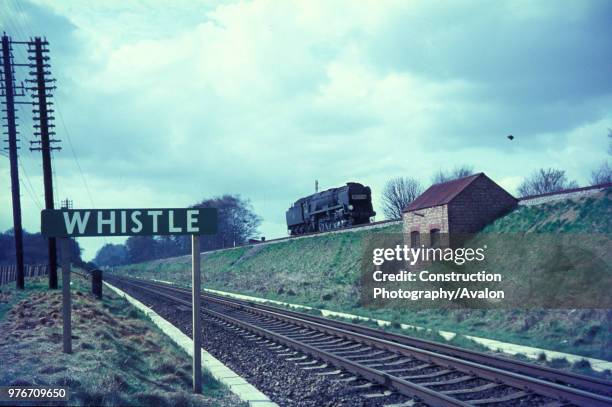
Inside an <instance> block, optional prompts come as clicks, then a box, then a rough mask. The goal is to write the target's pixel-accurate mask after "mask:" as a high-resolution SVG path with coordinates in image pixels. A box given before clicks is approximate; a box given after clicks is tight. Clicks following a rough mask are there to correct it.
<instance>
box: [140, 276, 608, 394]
mask: <svg viewBox="0 0 612 407" xmlns="http://www.w3.org/2000/svg"><path fill="white" fill-rule="evenodd" d="M136 280H137V281H144V282H145V283H148V284H154V285H155V284H164V283H156V282H150V281H145V280H140V279H136ZM166 286H168V287H170V288H172V289H176V290H184V289H183V288H180V287H176V286H172V285H168V284H166ZM204 297H205V299H206V297H208V298H218V299H223V300H226V301H231V302H235V303H237V304H242V305H246V306H249V307H253V308H260V309H264V310H268V311H272V312H276V313H280V314H285V315H290V316H294V317H296V318H300V319H305V320H308V321H312V322H317V323H320V324H325V325H329V326H333V327H335V328H340V329H343V330H347V331H351V332H357V333H360V334H363V335H368V336H373V337H376V338H380V339H385V340H387V341H390V342H396V343H401V344H403V345H408V346H413V347H418V348H419V349H424V350H429V351H432V352H437V353H442V354H445V355H449V356H454V357H457V358H460V359H465V360H468V361H471V362H476V363H486V365H488V366H491V367H496V368H498V369H503V370H510V371H513V372H517V373H521V374H525V375H530V376H536V377H538V378H542V379H546V380H549V381H551V382H554V383H563V384H566V385H570V386H576V387H580V388H584V389H590V390H593V391H596V392H600V393H604V394H606V393H607V394H610V393H612V382H610V381H607V380H604V379H599V378H596V377H590V376H586V375H580V374H576V373H572V372H566V371H562V370H557V369H553V368H550V367H546V366H538V365H535V364H532V363H527V362H523V361H520V360H514V359H510V358H505V357H501V356H498V355H490V354H486V353H483V352H477V351H472V350H469V349H463V348H459V347H457V346H452V345H447V344H443V343H438V342H433V341H428V340H425V339H419V338H414V337H410V336H406V335H401V334H397V333H393V332H387V331H383V330H380V329H374V328H370V327H364V326H361V325H357V324H353V323H349V322H343V321H337V320H333V319H329V318H323V317H319V316H315V315H310V314H306V313H302V312H296V311H291V310H286V309H283V308H279V307H274V306H270V305H265V304H256V303H254V302H252V301H247V300H239V299H235V298H232V299H229V298H228V297H224V296H221V295H215V294H211V293H206V294H204Z"/></svg>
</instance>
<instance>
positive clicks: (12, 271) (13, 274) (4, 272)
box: [0, 264, 49, 285]
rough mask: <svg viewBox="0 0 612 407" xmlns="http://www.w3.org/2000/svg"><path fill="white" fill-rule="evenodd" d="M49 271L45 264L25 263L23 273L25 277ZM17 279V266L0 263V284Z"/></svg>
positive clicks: (42, 274)
mask: <svg viewBox="0 0 612 407" xmlns="http://www.w3.org/2000/svg"><path fill="white" fill-rule="evenodd" d="M48 273H49V269H48V266H47V265H46V264H33V265H25V266H24V267H23V274H24V277H25V278H28V277H38V276H46V275H47V274H48ZM16 279H17V266H16V265H14V264H9V265H0V285H3V284H8V283H10V282H13V281H15V280H16Z"/></svg>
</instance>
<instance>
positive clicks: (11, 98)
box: [2, 34, 24, 289]
mask: <svg viewBox="0 0 612 407" xmlns="http://www.w3.org/2000/svg"><path fill="white" fill-rule="evenodd" d="M2 70H3V79H4V86H3V87H2V91H3V93H4V102H2V104H3V105H4V106H6V109H3V112H4V113H6V116H5V117H4V119H5V121H6V124H3V127H6V128H7V131H6V132H3V133H4V134H6V135H8V139H7V140H5V141H8V150H9V160H10V166H11V190H12V197H13V228H14V235H15V261H16V266H17V279H16V284H17V288H18V289H23V288H24V279H23V231H22V228H21V197H20V192H19V165H18V162H17V160H18V157H17V123H16V117H15V96H17V95H16V94H15V82H14V81H15V78H14V77H13V61H12V55H11V39H10V38H9V37H8V36H7V35H6V34H4V35H3V36H2Z"/></svg>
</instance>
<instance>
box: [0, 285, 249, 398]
mask: <svg viewBox="0 0 612 407" xmlns="http://www.w3.org/2000/svg"><path fill="white" fill-rule="evenodd" d="M60 281H61V279H60ZM26 285H27V289H26V290H24V291H17V290H15V289H14V288H12V286H1V287H0V290H1V291H0V343H2V347H1V348H0V385H2V386H8V385H13V386H64V387H67V388H68V389H69V391H70V396H71V400H70V402H69V405H95V406H150V405H155V406H177V405H181V406H234V405H240V402H239V400H238V399H237V398H236V397H235V396H234V395H232V394H231V393H229V391H228V390H227V389H226V388H225V387H224V386H222V385H221V384H220V383H219V382H217V381H216V380H214V379H213V378H212V377H210V376H209V375H208V374H205V376H204V389H205V391H204V395H203V396H201V395H193V394H191V358H190V357H189V356H188V355H187V354H186V353H185V352H184V351H183V350H182V349H180V348H179V347H178V346H176V345H175V344H174V343H173V342H172V341H171V340H170V339H169V338H167V337H166V336H165V335H164V334H163V333H162V332H161V331H159V330H158V329H157V328H156V327H155V326H154V325H153V323H152V322H151V321H150V320H149V319H148V318H147V317H146V316H145V315H144V314H142V313H141V312H140V311H138V310H136V309H135V308H133V307H132V306H131V305H130V304H129V303H128V302H127V301H126V300H124V299H123V298H120V297H118V296H117V295H115V294H114V293H111V292H110V291H108V290H106V291H105V292H104V299H103V301H97V300H95V299H94V298H93V297H92V296H91V295H89V294H88V290H89V283H88V282H85V281H84V280H82V279H81V278H80V277H77V276H74V277H73V285H72V293H73V296H72V301H73V303H72V322H73V354H71V355H66V354H64V353H62V322H61V291H60V290H53V291H49V290H47V283H46V280H42V279H32V280H27V282H26Z"/></svg>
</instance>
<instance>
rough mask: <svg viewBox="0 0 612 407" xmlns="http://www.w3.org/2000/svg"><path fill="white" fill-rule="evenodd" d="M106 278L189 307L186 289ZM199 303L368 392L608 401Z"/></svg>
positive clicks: (414, 346)
mask: <svg viewBox="0 0 612 407" xmlns="http://www.w3.org/2000/svg"><path fill="white" fill-rule="evenodd" d="M107 280H109V282H111V283H112V282H119V283H121V284H124V285H127V286H128V287H131V288H133V289H136V290H141V291H144V292H147V293H149V294H150V295H153V296H156V297H157V298H163V299H165V300H167V301H171V302H174V303H176V304H180V305H183V306H187V307H190V306H191V292H190V290H187V289H182V288H178V287H175V286H171V285H169V284H164V283H157V282H150V281H144V280H138V279H127V278H117V277H110V278H107ZM203 300H204V304H205V306H204V307H203V308H202V313H203V314H204V315H205V316H206V317H208V318H212V319H214V320H216V321H218V322H220V323H222V324H224V325H227V326H230V327H232V328H233V329H236V330H239V331H241V332H243V333H244V334H245V335H249V336H248V337H249V338H250V339H252V340H256V341H262V340H263V341H268V344H269V345H270V347H271V350H272V351H274V352H277V353H278V355H280V356H283V357H285V358H286V359H287V360H290V361H293V362H295V363H296V364H297V365H298V366H299V367H300V368H302V369H308V370H311V371H312V373H313V374H318V375H326V376H328V377H330V378H332V379H335V380H339V381H344V382H348V383H355V388H358V389H370V390H371V391H373V392H374V393H369V394H368V395H367V397H385V396H389V395H391V394H394V393H397V394H401V395H404V396H407V397H409V398H411V399H417V400H419V401H421V402H423V403H426V404H429V405H432V406H474V405H476V406H480V405H492V406H546V407H555V406H557V407H561V406H570V405H578V406H612V397H611V396H612V382H608V381H604V380H600V379H596V378H591V377H588V376H583V375H577V374H573V373H569V372H563V371H560V370H555V369H550V368H547V367H542V366H537V365H532V364H529V363H525V362H521V361H515V360H511V359H507V358H503V357H499V356H492V355H488V354H485V353H480V352H474V351H469V350H465V349H461V348H457V347H453V346H449V345H444V344H439V343H436V342H430V341H425V340H421V339H416V338H411V337H408V336H403V335H398V334H394V333H389V332H384V331H380V330H376V329H372V328H367V327H363V326H359V325H356V324H350V323H346V322H341V321H335V320H329V319H326V318H321V317H317V316H313V315H308V314H303V313H298V312H295V311H289V310H284V309H280V308H276V307H271V306H267V305H259V304H258V305H255V304H252V303H250V302H247V301H241V300H233V299H228V298H225V297H220V296H215V295H209V294H203ZM247 333H248V334H247ZM410 403H411V402H410V401H408V402H406V404H401V403H400V404H397V405H406V406H408V405H411V404H410Z"/></svg>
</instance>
